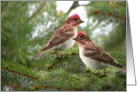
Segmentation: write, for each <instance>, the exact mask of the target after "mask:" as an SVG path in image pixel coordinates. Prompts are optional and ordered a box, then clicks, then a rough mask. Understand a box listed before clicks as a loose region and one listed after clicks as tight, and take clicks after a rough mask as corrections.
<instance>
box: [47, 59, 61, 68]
mask: <svg viewBox="0 0 137 92" xmlns="http://www.w3.org/2000/svg"><path fill="white" fill-rule="evenodd" d="M60 62H61V61H58V62H55V63H53V64H52V65H50V66H48V67H47V68H48V69H52V68H53V67H54V66H55V65H56V64H58V63H60Z"/></svg>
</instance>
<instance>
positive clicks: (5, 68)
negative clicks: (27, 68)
mask: <svg viewBox="0 0 137 92" xmlns="http://www.w3.org/2000/svg"><path fill="white" fill-rule="evenodd" d="M1 69H3V70H7V71H9V72H13V73H16V74H19V75H22V76H26V77H28V78H31V79H34V80H38V78H35V77H32V76H29V75H27V74H24V73H20V72H18V71H15V70H11V69H9V68H8V66H7V67H2V66H1Z"/></svg>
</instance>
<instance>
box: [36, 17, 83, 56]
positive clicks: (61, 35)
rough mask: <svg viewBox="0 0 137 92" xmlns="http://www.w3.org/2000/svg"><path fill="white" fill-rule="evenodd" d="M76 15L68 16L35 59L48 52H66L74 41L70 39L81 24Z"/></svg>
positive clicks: (74, 35)
mask: <svg viewBox="0 0 137 92" xmlns="http://www.w3.org/2000/svg"><path fill="white" fill-rule="evenodd" d="M83 22H84V21H82V20H81V18H80V16H79V15H78V14H73V15H72V16H70V17H69V18H68V19H67V20H66V21H65V23H64V24H63V25H62V26H61V27H60V28H59V29H57V30H56V32H55V33H54V34H53V36H52V37H51V38H50V40H49V41H48V43H47V44H46V46H45V47H44V48H43V49H42V50H41V52H40V53H38V54H37V55H36V56H35V57H40V56H42V54H44V53H45V52H47V51H48V50H50V49H52V50H67V49H70V48H71V47H72V46H73V45H74V43H75V41H74V40H73V39H72V38H74V37H76V35H77V27H78V26H79V24H81V23H83Z"/></svg>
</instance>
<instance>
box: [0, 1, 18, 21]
mask: <svg viewBox="0 0 137 92" xmlns="http://www.w3.org/2000/svg"><path fill="white" fill-rule="evenodd" d="M15 3H16V2H9V3H8V6H7V8H6V10H5V11H4V12H2V14H1V19H2V18H3V17H4V16H5V15H6V14H7V13H8V11H9V10H10V9H11V7H13V6H14V4H15Z"/></svg>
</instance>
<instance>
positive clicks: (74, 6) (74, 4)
mask: <svg viewBox="0 0 137 92" xmlns="http://www.w3.org/2000/svg"><path fill="white" fill-rule="evenodd" d="M78 6H79V4H78V1H74V2H73V4H72V6H71V7H70V8H69V10H68V12H67V13H66V14H69V13H70V12H71V11H72V10H73V9H75V8H76V7H78Z"/></svg>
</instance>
